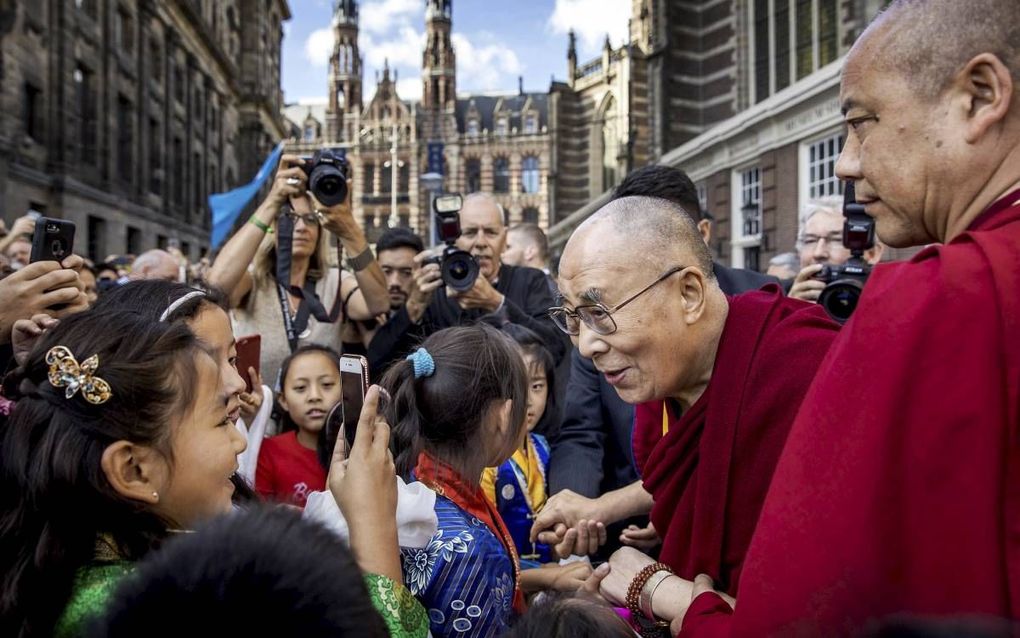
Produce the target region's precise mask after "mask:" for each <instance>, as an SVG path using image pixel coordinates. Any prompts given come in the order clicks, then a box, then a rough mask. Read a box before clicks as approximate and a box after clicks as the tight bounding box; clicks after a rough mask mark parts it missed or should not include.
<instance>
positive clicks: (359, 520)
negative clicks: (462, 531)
mask: <svg viewBox="0 0 1020 638" xmlns="http://www.w3.org/2000/svg"><path fill="white" fill-rule="evenodd" d="M383 392H385V391H384V390H382V388H380V387H379V386H372V387H371V388H369V390H368V393H367V394H366V395H365V401H364V405H363V406H362V409H361V415H360V417H359V419H358V423H357V427H356V429H355V432H356V435H355V438H354V445H353V446H351V451H350V454H349V455H347V457H346V458H345V454H344V445H343V444H339V445H336V446H335V447H334V449H333V457H332V461H331V463H330V468H329V476H328V477H327V479H326V483H327V485H328V486H329V491H330V492H331V493H332V494H333V498H335V499H336V503H337V505H338V506H339V507H340V511H341V512H343V514H344V518H345V519H346V520H347V527H348V529H350V533H351V549H352V550H353V551H354V556H355V558H356V559H357V561H358V566H359V567H361V569H362V570H363V571H365V572H367V573H372V574H380V575H383V576H387V577H389V578H392V579H394V580H397V579H399V578H401V577H402V575H401V571H400V558H399V556H400V554H399V551H398V546H397V479H396V469H395V467H394V465H393V455H392V454H390V449H389V444H390V426H389V424H388V423H386V419H384V418H383V417H382V416H381V415H379V405H380V394H381V393H383ZM398 582H399V581H398Z"/></svg>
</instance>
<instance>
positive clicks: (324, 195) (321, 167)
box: [301, 148, 350, 206]
mask: <svg viewBox="0 0 1020 638" xmlns="http://www.w3.org/2000/svg"><path fill="white" fill-rule="evenodd" d="M301 159H303V160H304V161H305V163H304V165H303V166H302V167H301V169H302V170H304V172H305V174H306V175H308V190H309V191H311V193H312V195H315V199H317V200H319V202H320V203H321V204H322V205H324V206H336V205H337V204H342V203H344V200H346V199H347V176H348V175H349V174H350V170H349V167H348V165H347V160H346V159H345V158H344V155H343V151H342V150H340V149H332V148H324V149H321V150H318V151H315V154H314V155H312V156H311V157H302V158H301Z"/></svg>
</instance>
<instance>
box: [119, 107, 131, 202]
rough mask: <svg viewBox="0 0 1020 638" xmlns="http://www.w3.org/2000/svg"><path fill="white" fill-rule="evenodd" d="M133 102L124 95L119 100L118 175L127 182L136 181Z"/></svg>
mask: <svg viewBox="0 0 1020 638" xmlns="http://www.w3.org/2000/svg"><path fill="white" fill-rule="evenodd" d="M132 123H133V122H132V108H131V102H130V101H128V99H127V98H126V97H124V96H123V95H121V96H119V97H118V98H117V175H118V176H119V177H120V178H121V179H122V180H123V181H125V182H128V183H131V182H132V181H134V180H133V179H132V178H133V176H134V171H133V168H134V157H133V153H132V152H131V151H132V148H131V147H132V144H133V143H134V130H133V127H132Z"/></svg>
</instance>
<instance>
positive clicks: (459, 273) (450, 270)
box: [442, 249, 478, 292]
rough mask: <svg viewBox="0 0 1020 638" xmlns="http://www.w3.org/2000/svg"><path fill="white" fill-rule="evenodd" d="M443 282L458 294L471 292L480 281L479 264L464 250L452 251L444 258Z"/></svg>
mask: <svg viewBox="0 0 1020 638" xmlns="http://www.w3.org/2000/svg"><path fill="white" fill-rule="evenodd" d="M442 271H443V282H444V283H446V285H447V286H449V287H450V288H453V289H454V290H456V291H458V292H463V291H465V290H470V289H471V287H472V286H474V285H475V280H476V279H478V262H476V261H475V260H474V258H473V257H472V256H471V255H470V254H468V253H466V252H464V251H463V250H456V249H454V250H452V251H449V252H447V253H446V255H445V256H444V258H443V269H442Z"/></svg>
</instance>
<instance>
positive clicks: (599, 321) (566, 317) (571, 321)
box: [549, 266, 687, 337]
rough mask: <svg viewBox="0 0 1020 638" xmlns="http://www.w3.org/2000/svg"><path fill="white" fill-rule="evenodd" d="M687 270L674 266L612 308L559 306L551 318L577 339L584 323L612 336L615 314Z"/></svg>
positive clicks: (594, 305)
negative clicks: (658, 285)
mask: <svg viewBox="0 0 1020 638" xmlns="http://www.w3.org/2000/svg"><path fill="white" fill-rule="evenodd" d="M685 268H687V266H674V267H672V268H670V269H669V270H667V271H666V272H664V273H662V274H661V275H659V276H658V278H657V279H656V280H655V281H653V282H652V283H650V284H648V285H647V286H645V287H644V288H642V289H641V290H639V291H638V292H636V293H634V294H633V295H631V296H630V297H627V298H626V299H624V300H623V301H621V302H620V303H618V304H616V305H615V306H614V307H612V308H607V307H605V306H604V305H602V304H600V303H593V304H585V305H583V306H577V307H576V308H574V309H573V310H571V309H570V308H566V307H563V306H558V307H556V308H550V309H549V317H550V318H551V319H552V320H553V323H555V324H556V326H557V327H558V328H559V329H560V330H562V331H563V332H565V333H567V334H568V335H570V336H572V337H576V336H577V335H578V334H579V333H580V332H581V322H582V321H583V322H584V325H586V326H588V328H589V329H591V330H592V331H593V332H596V333H598V334H600V335H603V336H604V335H611V334H613V333H614V332H616V322H615V321H613V313H614V312H616V311H618V310H620V309H621V308H623V307H624V306H626V305H627V304H629V303H630V302H632V301H634V300H635V299H637V298H638V297H640V296H641V295H643V294H645V293H646V292H648V291H649V290H651V289H652V288H654V287H655V285H656V284H658V283H660V282H662V281H665V280H666V279H668V278H669V277H671V276H672V275H674V274H676V273H678V272H680V271H681V270H684V269H685Z"/></svg>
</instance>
